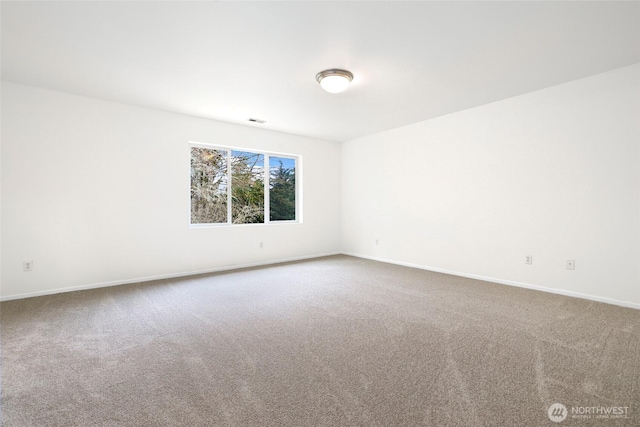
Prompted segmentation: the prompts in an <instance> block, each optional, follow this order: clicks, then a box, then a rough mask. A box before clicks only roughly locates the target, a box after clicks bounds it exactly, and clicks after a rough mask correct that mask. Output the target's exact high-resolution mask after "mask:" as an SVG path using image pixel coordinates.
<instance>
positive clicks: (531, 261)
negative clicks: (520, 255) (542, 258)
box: [524, 255, 533, 264]
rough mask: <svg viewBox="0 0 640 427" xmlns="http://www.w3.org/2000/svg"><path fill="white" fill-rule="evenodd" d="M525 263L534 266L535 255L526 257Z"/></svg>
mask: <svg viewBox="0 0 640 427" xmlns="http://www.w3.org/2000/svg"><path fill="white" fill-rule="evenodd" d="M524 263H525V264H533V255H525V257H524Z"/></svg>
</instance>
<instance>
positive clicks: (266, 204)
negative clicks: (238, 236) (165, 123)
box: [187, 141, 302, 228]
mask: <svg viewBox="0 0 640 427" xmlns="http://www.w3.org/2000/svg"><path fill="white" fill-rule="evenodd" d="M192 147H198V148H207V149H209V150H219V151H226V152H227V222H218V223H201V224H193V223H191V197H189V205H188V208H189V211H188V213H189V217H188V218H189V227H190V228H208V227H229V226H232V227H244V226H256V225H258V226H260V225H277V224H302V156H301V155H299V154H290V153H278V152H274V151H264V150H258V149H255V148H244V147H233V146H228V145H214V144H208V143H205V142H197V141H189V143H188V150H187V153H188V155H189V161H188V162H187V164H188V165H189V175H188V176H189V193H188V194H191V148H192ZM232 151H244V152H249V153H255V154H262V155H263V161H264V179H263V182H264V222H260V223H249V224H234V223H233V218H232V208H231V201H232V200H231V199H232V185H233V184H232V177H231V152H232ZM271 157H283V158H286V159H293V160H295V162H296V188H295V197H296V204H295V206H296V208H295V209H296V218H295V219H294V220H277V221H271V218H270V214H269V213H270V192H269V183H270V176H271V167H270V165H269V159H270V158H271Z"/></svg>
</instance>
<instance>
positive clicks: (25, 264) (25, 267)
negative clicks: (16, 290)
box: [22, 261, 33, 271]
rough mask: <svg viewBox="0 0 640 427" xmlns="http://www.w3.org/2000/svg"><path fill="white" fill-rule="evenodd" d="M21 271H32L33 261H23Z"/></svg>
mask: <svg viewBox="0 0 640 427" xmlns="http://www.w3.org/2000/svg"><path fill="white" fill-rule="evenodd" d="M22 269H23V270H24V271H32V270H33V261H23V262H22Z"/></svg>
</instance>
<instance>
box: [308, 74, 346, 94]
mask: <svg viewBox="0 0 640 427" xmlns="http://www.w3.org/2000/svg"><path fill="white" fill-rule="evenodd" d="M316 80H317V81H318V83H320V86H322V89H324V90H326V91H327V92H329V93H340V92H342V91H343V90H345V89H346V88H347V86H349V83H351V80H353V74H351V72H350V71H347V70H339V69H337V68H332V69H330V70H324V71H320V72H319V73H318V74H316Z"/></svg>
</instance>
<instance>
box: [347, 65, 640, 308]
mask: <svg viewBox="0 0 640 427" xmlns="http://www.w3.org/2000/svg"><path fill="white" fill-rule="evenodd" d="M639 147H640V64H636V65H634V66H630V67H625V68H622V69H619V70H614V71H612V72H608V73H605V74H601V75H597V76H593V77H589V78H586V79H582V80H578V81H574V82H571V83H568V84H563V85H560V86H556V87H552V88H548V89H544V90H540V91H537V92H533V93H530V94H526V95H522V96H518V97H515V98H511V99H508V100H504V101H500V102H496V103H492V104H488V105H485V106H481V107H478V108H473V109H470V110H466V111H462V112H459V113H455V114H450V115H447V116H443V117H440V118H436V119H433V120H428V121H424V122H420V123H416V124H413V125H410V126H406V127H402V128H398V129H394V130H391V131H387V132H383V133H379V134H376V135H372V136H368V137H365V138H360V139H356V140H353V141H349V142H347V143H345V144H344V145H343V150H342V162H343V165H344V167H343V174H342V200H343V202H342V236H343V249H344V251H345V252H347V253H351V254H355V255H359V256H364V257H370V258H377V259H382V260H387V261H393V262H398V263H404V264H409V265H415V266H419V267H423V268H428V269H434V270H440V271H450V272H454V273H457V274H461V275H467V276H471V277H484V278H489V279H491V280H495V281H498V282H503V283H511V284H518V285H524V286H532V287H540V288H548V289H549V290H552V291H555V292H559V293H565V294H569V295H580V296H587V297H590V298H594V299H599V300H604V301H609V302H616V303H621V304H623V305H631V306H636V307H638V308H640V270H639V268H638V266H639V261H640V248H639V245H640V175H639V170H640V150H639ZM375 239H379V245H376V244H375ZM528 254H531V255H533V264H532V265H525V263H524V258H525V255H528ZM569 258H572V259H575V260H576V269H575V271H568V270H566V268H565V262H566V260H567V259H569Z"/></svg>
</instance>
